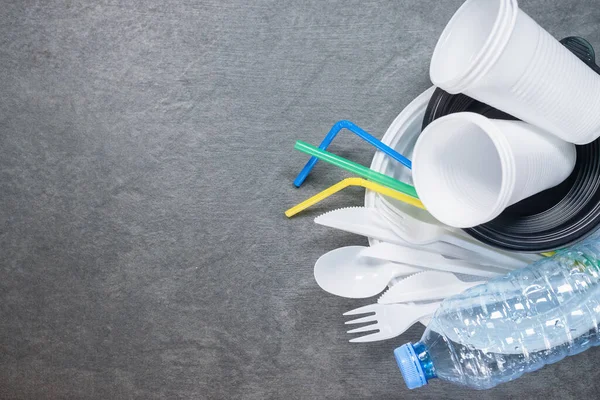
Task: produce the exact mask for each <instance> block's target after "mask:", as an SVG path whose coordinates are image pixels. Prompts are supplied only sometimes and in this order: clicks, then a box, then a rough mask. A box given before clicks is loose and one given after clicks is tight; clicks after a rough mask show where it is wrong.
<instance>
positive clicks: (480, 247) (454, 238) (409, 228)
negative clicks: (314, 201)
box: [375, 196, 541, 268]
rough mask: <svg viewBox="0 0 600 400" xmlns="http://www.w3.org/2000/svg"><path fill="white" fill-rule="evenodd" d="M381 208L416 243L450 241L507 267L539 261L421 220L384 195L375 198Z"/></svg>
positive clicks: (383, 214) (404, 234)
mask: <svg viewBox="0 0 600 400" xmlns="http://www.w3.org/2000/svg"><path fill="white" fill-rule="evenodd" d="M375 204H376V206H377V209H378V210H380V213H381V215H382V216H383V217H384V218H386V219H388V220H389V221H390V222H392V223H393V225H394V227H395V228H396V229H394V230H393V231H394V233H395V234H397V235H398V236H400V237H401V238H402V239H403V240H406V241H407V242H409V243H412V244H420V245H425V244H431V243H435V242H438V241H441V242H446V243H450V244H453V245H456V246H459V247H462V248H463V249H466V250H470V251H473V252H475V253H478V254H480V255H482V256H485V257H488V258H490V259H492V260H496V261H501V262H502V264H500V265H504V266H507V267H513V268H514V267H517V268H520V267H524V266H526V265H527V264H529V263H531V262H533V261H536V260H539V259H540V258H541V257H540V256H539V255H536V254H520V253H511V252H507V251H504V250H500V249H494V248H491V247H489V246H486V245H484V244H483V243H480V242H477V241H476V240H474V239H473V238H470V237H468V236H467V235H466V234H464V233H462V232H461V231H460V230H458V229H455V228H451V227H448V226H445V225H441V224H435V223H430V222H425V221H421V220H419V219H417V218H415V217H413V216H412V215H409V214H408V213H405V212H404V211H402V210H399V209H397V208H393V207H392V206H391V205H390V204H389V202H387V201H386V200H385V199H383V198H382V197H381V196H377V199H376V200H375Z"/></svg>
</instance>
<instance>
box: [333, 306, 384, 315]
mask: <svg viewBox="0 0 600 400" xmlns="http://www.w3.org/2000/svg"><path fill="white" fill-rule="evenodd" d="M377 306H378V304H369V305H368V306H363V307H359V308H355V309H354V310H350V311H347V312H345V313H344V314H342V315H357V314H367V313H371V312H375V310H376V307H377Z"/></svg>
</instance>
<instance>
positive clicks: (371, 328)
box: [346, 323, 379, 333]
mask: <svg viewBox="0 0 600 400" xmlns="http://www.w3.org/2000/svg"><path fill="white" fill-rule="evenodd" d="M377 326H378V325H377V324H376V323H375V324H371V325H367V326H361V327H360V328H356V329H350V330H349V331H348V332H346V333H361V332H369V331H378V330H379V329H378V328H377Z"/></svg>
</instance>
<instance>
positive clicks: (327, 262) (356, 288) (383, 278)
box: [314, 246, 423, 299]
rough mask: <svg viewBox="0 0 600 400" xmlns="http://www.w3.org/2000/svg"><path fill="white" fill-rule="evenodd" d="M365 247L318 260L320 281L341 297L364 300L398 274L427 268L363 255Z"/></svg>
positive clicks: (316, 277)
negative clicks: (361, 253)
mask: <svg viewBox="0 0 600 400" xmlns="http://www.w3.org/2000/svg"><path fill="white" fill-rule="evenodd" d="M365 248H366V247H364V246H347V247H340V248H339V249H335V250H332V251H330V252H328V253H325V254H323V255H322V256H321V257H320V258H319V259H318V260H317V262H316V263H315V270H314V274H315V280H316V281H317V284H318V285H319V286H320V287H321V288H322V289H323V290H325V291H326V292H329V293H331V294H335V295H337V296H341V297H347V298H351V299H363V298H367V297H372V296H375V295H377V294H379V293H381V292H382V291H384V290H385V289H386V287H387V285H388V284H389V283H390V281H391V280H393V279H394V278H396V277H398V276H405V275H411V274H414V273H417V272H421V271H423V269H421V268H418V267H412V266H409V265H403V264H398V263H392V262H389V261H385V260H380V259H377V258H373V257H364V256H361V255H359V253H360V252H361V251H363V250H365Z"/></svg>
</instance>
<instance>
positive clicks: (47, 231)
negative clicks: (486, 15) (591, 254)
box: [0, 0, 600, 399]
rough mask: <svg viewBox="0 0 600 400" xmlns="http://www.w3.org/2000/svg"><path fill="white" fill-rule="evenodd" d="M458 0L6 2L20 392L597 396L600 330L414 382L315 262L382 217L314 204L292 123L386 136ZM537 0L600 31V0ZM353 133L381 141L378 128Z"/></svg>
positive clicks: (13, 304)
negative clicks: (307, 202) (522, 359)
mask: <svg viewBox="0 0 600 400" xmlns="http://www.w3.org/2000/svg"><path fill="white" fill-rule="evenodd" d="M460 3H461V1H460V0H445V1H438V0H424V1H409V0H389V1H388V0H379V1H372V0H368V1H359V0H347V1H319V0H302V1H285V2H283V1H263V0H255V1H241V0H235V1H217V0H206V1H197V0H187V1H185V2H179V1H173V2H162V1H157V0H148V1H140V0H138V1H117V0H97V1H81V0H64V1H52V2H43V1H32V0H10V1H9V0H5V1H3V2H2V4H0V397H1V398H6V399H44V398H49V399H59V398H90V399H91V398H94V399H129V398H135V399H154V398H182V399H183V398H190V399H191V398H200V399H237V398H244V399H316V398H326V399H405V398H406V399H464V398H468V397H469V396H477V397H478V398H480V399H504V398H514V399H530V398H545V399H569V398H577V399H584V398H598V392H599V389H600V386H599V383H598V382H599V381H600V379H599V378H600V373H599V372H598V371H599V368H598V366H599V365H600V362H599V361H598V356H599V354H600V353H599V352H598V350H596V349H593V350H590V351H587V352H585V353H583V354H580V355H577V356H575V357H571V358H569V359H567V360H564V361H562V362H560V363H558V364H556V365H553V366H550V367H547V368H544V369H543V370H541V371H539V372H536V373H533V374H531V375H529V376H526V377H523V378H521V379H519V380H518V381H516V382H514V383H510V384H506V385H502V386H500V387H498V388H497V389H494V390H490V391H486V392H480V393H475V392H472V391H468V390H465V389H462V388H459V387H454V386H451V385H449V384H444V383H441V382H432V384H431V385H429V386H428V387H426V388H422V389H421V390H418V391H413V392H409V391H408V390H406V388H405V387H404V384H403V382H402V379H401V377H400V374H399V372H398V370H397V367H396V365H395V362H394V360H393V357H392V349H393V348H394V347H395V346H396V345H398V344H402V343H404V342H406V341H409V340H415V339H417V338H418V337H419V336H420V335H421V332H422V328H421V327H418V326H416V327H413V328H412V329H410V330H409V331H408V332H407V333H406V334H404V335H403V336H401V337H399V338H397V339H395V340H389V341H386V342H381V343H374V344H366V345H355V344H350V343H348V342H347V339H348V338H349V336H348V335H347V334H345V327H344V325H343V321H344V319H343V318H342V315H341V314H342V313H343V312H344V311H347V310H349V309H351V308H354V307H357V306H359V305H363V304H367V303H368V302H369V300H364V301H353V300H348V299H341V298H336V297H334V296H331V295H329V294H327V293H325V292H323V291H321V290H320V289H319V288H318V286H317V285H316V283H315V282H314V279H313V276H312V266H313V264H314V262H315V260H316V259H317V258H318V257H319V256H320V255H321V254H323V253H325V252H327V251H329V250H331V249H334V248H337V247H340V246H344V245H353V244H354V245H356V244H366V240H365V239H364V238H361V237H358V236H354V235H350V234H345V233H342V232H337V231H333V230H328V229H324V228H322V227H318V226H315V225H314V224H313V223H312V219H313V218H314V217H315V216H316V215H318V214H319V213H320V212H323V211H325V210H329V209H332V208H334V207H341V206H349V205H359V204H361V202H362V195H363V194H362V192H361V191H360V190H358V189H348V190H346V191H345V192H343V193H340V194H338V195H336V196H335V197H333V198H331V199H329V200H327V201H326V202H324V203H323V204H321V205H319V206H318V207H315V209H314V210H312V211H309V212H306V213H304V214H302V215H300V216H299V217H297V218H294V219H293V220H287V219H286V218H285V217H284V215H283V210H284V209H286V208H287V207H288V206H291V205H293V204H296V203H297V202H299V201H301V200H303V199H305V198H307V197H308V196H310V195H312V194H314V193H315V192H317V191H319V190H321V189H323V188H325V187H326V186H328V185H330V184H332V183H334V182H336V181H337V180H339V179H340V178H342V177H344V176H346V175H345V174H344V173H343V172H341V171H339V170H337V169H335V168H333V167H330V166H328V165H324V164H319V165H317V167H316V168H315V171H314V174H313V175H312V176H311V178H310V179H309V180H308V181H307V183H306V184H305V186H303V187H302V189H299V190H296V189H294V188H293V186H292V184H291V181H292V179H293V178H294V176H295V175H296V173H297V172H298V171H299V170H300V168H301V166H302V165H303V164H304V162H305V161H306V157H305V156H303V155H302V154H299V153H297V152H295V151H293V150H292V147H293V144H294V141H295V140H296V139H304V140H306V141H308V142H311V143H315V144H316V143H318V142H319V141H320V140H321V139H322V137H323V136H324V135H325V133H326V132H327V131H328V130H329V128H330V126H331V125H332V124H333V123H334V122H335V121H336V120H339V119H342V118H347V119H350V120H352V121H354V122H356V123H357V124H359V125H360V126H362V127H363V128H365V129H366V130H367V131H369V132H372V133H373V134H375V135H376V136H378V137H380V136H381V135H382V134H383V132H385V129H386V128H387V126H388V125H389V124H390V122H391V121H392V120H393V119H394V117H395V116H396V115H397V114H398V112H399V111H400V110H402V108H403V107H404V106H406V105H407V104H408V103H409V102H410V101H411V99H413V98H414V97H415V96H416V95H418V94H419V93H421V92H422V91H423V90H424V89H426V88H427V87H428V86H429V82H428V59H429V57H430V54H431V52H432V50H433V46H434V44H435V41H436V38H437V36H438V35H439V34H440V32H441V30H442V28H443V26H444V25H445V23H446V22H447V20H448V19H449V18H450V16H451V15H452V13H453V11H454V10H455V9H456V8H457V7H458V6H459V4H460ZM522 7H523V8H524V9H525V10H526V11H527V12H529V13H530V14H531V15H532V16H533V17H534V18H535V19H536V20H538V21H539V22H540V23H541V24H542V25H543V26H545V27H546V28H547V29H548V30H549V31H550V32H551V33H553V34H554V35H555V36H557V37H562V36H566V35H571V34H578V35H582V36H584V37H585V38H587V39H589V40H590V41H591V42H592V43H593V44H594V45H595V46H596V47H597V48H599V49H600V8H598V4H597V2H596V1H591V0H577V1H560V0H552V1H550V0H548V1H543V0H530V1H523V5H522ZM332 149H333V151H335V152H336V153H338V154H341V155H344V156H346V157H350V158H352V159H354V160H356V161H359V162H361V163H363V164H368V162H369V160H370V158H371V157H372V154H373V151H372V149H371V148H369V147H368V146H366V145H365V144H363V143H362V142H361V141H360V140H359V139H357V138H355V137H351V136H350V135H345V136H344V137H340V138H339V139H338V140H337V141H336V143H335V144H334V146H333V147H332Z"/></svg>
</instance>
